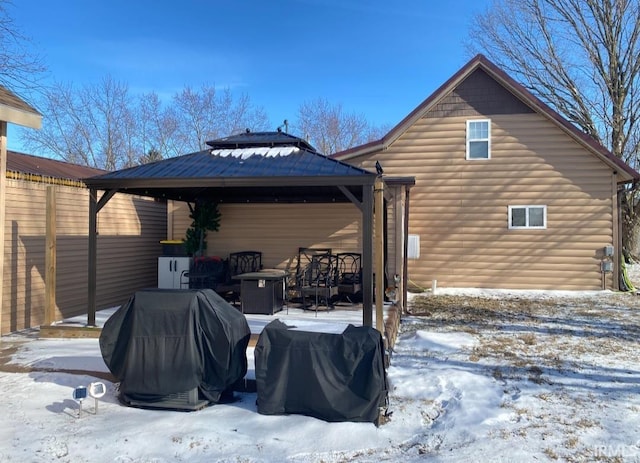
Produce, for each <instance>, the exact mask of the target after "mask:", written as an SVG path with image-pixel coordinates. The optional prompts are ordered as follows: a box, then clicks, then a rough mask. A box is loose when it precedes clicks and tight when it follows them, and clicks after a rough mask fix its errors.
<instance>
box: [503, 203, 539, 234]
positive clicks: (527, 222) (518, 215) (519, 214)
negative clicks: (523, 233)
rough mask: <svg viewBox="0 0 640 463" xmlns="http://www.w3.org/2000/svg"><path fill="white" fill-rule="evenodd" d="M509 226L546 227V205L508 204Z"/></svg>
mask: <svg viewBox="0 0 640 463" xmlns="http://www.w3.org/2000/svg"><path fill="white" fill-rule="evenodd" d="M509 228H516V229H517V228H547V206H509Z"/></svg>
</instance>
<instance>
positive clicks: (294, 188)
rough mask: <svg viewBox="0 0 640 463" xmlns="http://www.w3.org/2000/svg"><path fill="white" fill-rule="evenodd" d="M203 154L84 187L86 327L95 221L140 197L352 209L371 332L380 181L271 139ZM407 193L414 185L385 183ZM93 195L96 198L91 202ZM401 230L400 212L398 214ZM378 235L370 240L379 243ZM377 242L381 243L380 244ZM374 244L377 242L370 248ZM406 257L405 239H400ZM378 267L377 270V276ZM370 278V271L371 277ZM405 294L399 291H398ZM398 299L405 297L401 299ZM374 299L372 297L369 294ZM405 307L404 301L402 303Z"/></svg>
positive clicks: (280, 138) (250, 136)
mask: <svg viewBox="0 0 640 463" xmlns="http://www.w3.org/2000/svg"><path fill="white" fill-rule="evenodd" d="M207 145H208V146H209V148H207V149H205V150H203V151H198V152H195V153H191V154H186V155H183V156H178V157H174V158H169V159H165V160H161V161H157V162H153V163H149V164H145V165H141V166H137V167H132V168H127V169H122V170H118V171H114V172H109V173H106V174H103V175H99V176H95V177H91V178H87V179H85V180H84V181H85V183H86V184H87V186H88V187H89V190H90V208H89V262H88V275H89V280H88V325H90V326H93V325H95V312H96V274H97V273H96V272H97V215H98V213H99V211H100V210H101V209H102V208H103V207H104V206H105V204H107V202H108V201H109V200H110V199H111V198H112V197H113V195H114V194H115V193H118V192H119V193H128V194H135V195H143V196H149V197H154V198H158V199H165V200H175V201H184V202H195V201H196V200H199V201H214V202H218V203H226V204H234V203H238V204H240V203H242V204H245V203H276V202H277V203H348V202H350V203H353V204H354V205H355V206H356V207H357V208H358V210H359V211H360V212H361V214H362V229H361V233H362V236H361V243H362V267H363V278H362V286H363V298H362V304H363V324H364V325H366V326H371V325H372V320H373V315H372V314H373V300H374V299H373V291H374V289H373V288H374V284H373V278H374V277H373V275H374V273H375V274H376V278H380V280H379V283H377V285H376V291H377V292H378V291H379V297H376V301H377V302H378V303H379V304H380V314H381V313H382V300H383V298H384V293H383V291H384V288H383V280H382V275H383V273H384V271H383V264H382V254H383V252H382V251H380V252H378V251H376V253H375V255H376V264H377V265H375V266H374V261H373V259H374V244H375V243H374V220H375V221H376V224H377V223H378V222H379V225H377V227H378V228H376V230H382V228H381V227H382V220H383V215H384V214H377V217H376V216H374V204H379V206H377V207H380V208H382V204H383V194H384V184H385V180H386V179H385V180H383V177H382V175H380V174H378V173H373V172H370V171H367V170H364V169H361V168H358V167H355V166H352V165H349V164H347V163H344V162H342V161H338V160H335V159H332V158H329V157H327V156H324V155H323V154H320V153H318V152H317V151H316V150H315V149H314V148H313V147H312V146H311V145H310V144H309V143H308V142H306V141H305V140H303V139H301V138H298V137H295V136H292V135H290V134H287V133H284V132H281V131H278V132H250V131H248V130H247V132H246V133H242V134H238V135H233V136H229V137H226V138H221V139H217V140H213V141H209V142H207ZM388 181H389V182H390V183H392V184H395V185H404V186H406V191H407V194H408V189H409V187H410V185H412V184H413V183H414V179H413V178H403V179H389V180H388ZM99 191H102V192H103V193H102V194H101V196H100V197H98V194H99ZM400 217H404V220H401V222H402V223H406V220H407V219H406V218H407V217H408V201H407V207H406V208H405V210H404V211H402V215H401V216H400ZM382 235H383V234H382V233H380V231H378V232H377V234H376V236H379V237H380V238H381V240H382ZM381 240H380V241H381ZM376 241H378V240H376ZM403 243H404V244H403V248H404V250H405V252H404V253H403V256H404V255H406V236H403ZM377 267H379V268H377ZM374 270H375V271H374ZM403 287H406V286H403ZM403 294H404V291H403ZM376 296H378V294H376ZM404 300H405V301H406V295H405V298H404Z"/></svg>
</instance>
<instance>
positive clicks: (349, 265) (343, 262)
mask: <svg viewBox="0 0 640 463" xmlns="http://www.w3.org/2000/svg"><path fill="white" fill-rule="evenodd" d="M336 260H337V265H338V295H339V296H340V298H341V300H342V299H344V300H346V301H347V302H350V303H352V304H353V303H358V302H361V301H362V254H360V253H357V252H339V253H338V254H336Z"/></svg>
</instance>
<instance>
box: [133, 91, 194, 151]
mask: <svg viewBox="0 0 640 463" xmlns="http://www.w3.org/2000/svg"><path fill="white" fill-rule="evenodd" d="M137 120H138V123H139V136H140V138H141V143H142V145H143V147H144V152H146V153H150V152H154V158H155V157H157V156H158V155H159V156H160V158H168V157H173V156H177V155H179V154H184V153H185V152H186V149H185V148H183V146H182V145H181V144H180V143H179V141H178V129H179V118H178V115H177V114H176V111H175V108H174V107H172V106H165V105H163V104H162V102H161V101H160V98H159V97H158V94H156V93H154V92H152V93H147V94H144V95H141V96H140V98H139V105H138V113H137ZM154 160H157V159H154Z"/></svg>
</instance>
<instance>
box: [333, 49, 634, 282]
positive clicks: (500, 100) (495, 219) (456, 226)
mask: <svg viewBox="0 0 640 463" xmlns="http://www.w3.org/2000/svg"><path fill="white" fill-rule="evenodd" d="M333 158H334V159H339V160H342V161H345V162H348V163H351V164H353V165H355V166H359V167H363V168H365V169H373V168H374V166H375V165H376V163H378V165H379V166H380V167H381V168H382V169H383V170H384V174H385V176H403V175H413V176H415V181H416V183H415V186H414V187H413V188H412V189H411V199H410V202H411V211H410V214H409V216H410V217H409V225H408V233H409V236H410V240H409V242H410V246H409V248H410V249H411V248H413V254H414V256H413V257H414V258H413V259H411V256H409V257H410V259H409V263H408V281H409V285H410V287H411V286H413V287H415V288H419V289H425V288H431V287H432V286H433V285H437V286H442V287H477V288H505V289H553V290H598V289H605V288H607V289H616V288H617V282H618V262H620V236H621V233H620V223H619V210H618V191H619V189H620V188H621V187H622V185H623V184H625V183H628V182H631V181H633V180H635V179H638V177H639V174H638V173H637V172H636V171H635V170H633V169H632V168H630V167H629V166H627V165H626V164H624V163H623V162H622V161H620V160H619V159H618V158H616V157H614V156H613V155H612V154H611V153H610V152H609V151H607V150H606V149H605V148H603V147H602V146H601V145H599V144H598V143H596V142H595V141H594V140H593V139H591V138H590V137H588V136H586V135H585V134H583V133H582V132H580V131H579V130H578V129H577V128H576V127H574V126H573V125H572V124H570V123H569V122H568V121H567V120H565V119H564V118H563V117H561V116H560V115H559V114H558V113H557V112H555V111H554V110H553V109H551V108H550V107H549V106H547V105H546V104H544V103H543V102H542V101H540V100H539V99H538V98H536V97H535V96H534V95H532V94H531V93H530V92H529V91H527V90H526V89H525V88H524V87H523V86H521V85H519V84H518V83H517V82H515V81H514V79H512V78H511V77H509V76H508V75H507V74H506V73H505V72H503V71H502V70H501V69H499V68H498V67H497V66H496V65H494V64H493V63H492V62H491V61H489V60H488V59H487V58H485V57H484V56H482V55H478V56H476V57H475V58H473V59H472V60H471V61H469V62H468V63H467V64H466V65H465V66H463V67H462V68H461V69H460V70H459V71H458V72H457V73H456V74H455V75H453V76H452V77H451V78H450V79H449V80H448V81H447V82H445V83H444V84H443V85H442V86H441V87H440V88H438V89H437V90H436V91H435V92H434V93H433V94H432V95H431V96H430V97H428V98H427V99H426V100H425V101H423V102H422V103H421V104H420V105H419V106H418V107H417V108H416V109H414V110H413V111H412V112H411V113H410V114H409V115H408V116H407V117H405V118H404V119H403V120H402V121H401V122H400V123H399V124H398V125H396V126H395V127H394V128H393V129H391V131H390V132H389V133H388V134H387V135H385V136H384V137H383V138H382V139H380V140H378V141H374V142H371V143H367V144H365V145H362V146H358V147H355V148H352V149H349V150H346V151H343V152H340V153H336V154H335V155H333Z"/></svg>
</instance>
